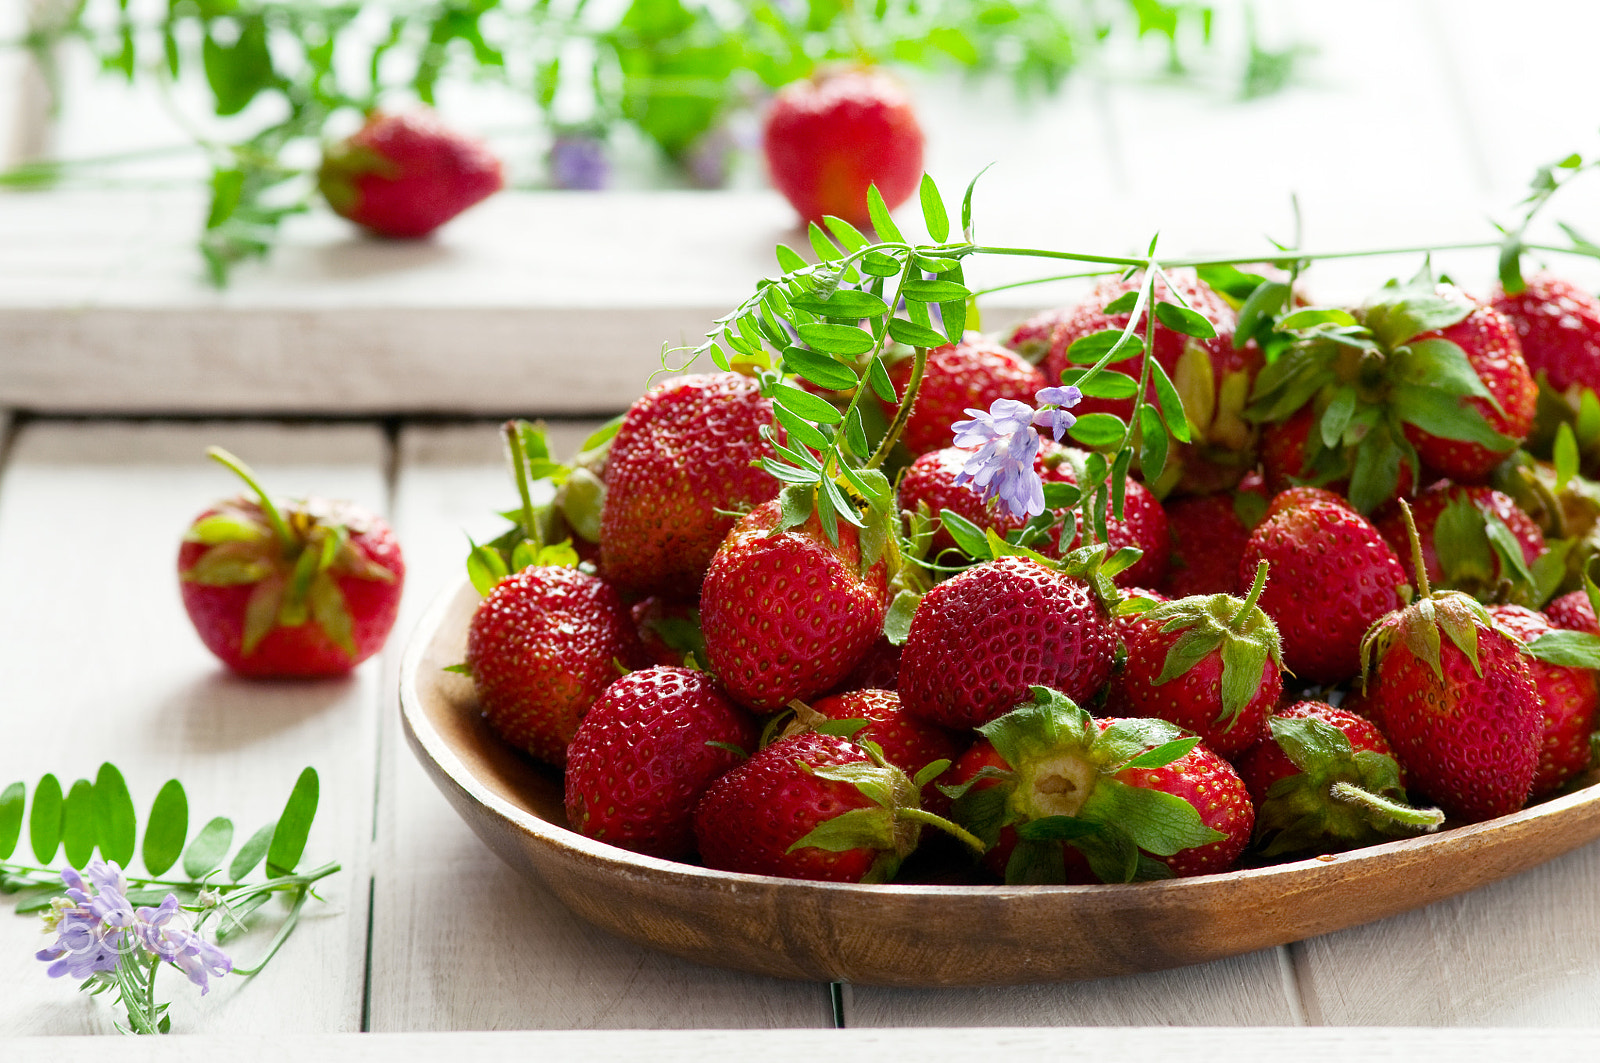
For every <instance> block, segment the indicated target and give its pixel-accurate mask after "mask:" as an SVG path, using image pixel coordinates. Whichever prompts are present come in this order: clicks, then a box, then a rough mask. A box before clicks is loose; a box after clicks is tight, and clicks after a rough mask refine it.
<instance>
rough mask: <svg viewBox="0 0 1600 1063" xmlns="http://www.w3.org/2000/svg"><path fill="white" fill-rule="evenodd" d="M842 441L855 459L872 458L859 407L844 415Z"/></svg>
mask: <svg viewBox="0 0 1600 1063" xmlns="http://www.w3.org/2000/svg"><path fill="white" fill-rule="evenodd" d="M844 441H845V445H846V446H848V447H849V449H850V452H851V453H852V454H854V455H855V456H856V457H858V458H862V459H865V458H868V457H871V456H872V446H871V445H870V444H869V443H868V442H867V430H866V428H865V427H863V426H862V424H861V407H859V406H857V407H855V408H853V409H851V410H850V411H849V412H848V413H847V414H845V418H844ZM847 475H848V474H847Z"/></svg>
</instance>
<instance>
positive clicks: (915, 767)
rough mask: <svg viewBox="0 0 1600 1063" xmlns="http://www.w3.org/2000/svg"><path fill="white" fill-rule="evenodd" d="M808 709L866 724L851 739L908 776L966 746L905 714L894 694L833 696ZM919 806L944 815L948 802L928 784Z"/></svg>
mask: <svg viewBox="0 0 1600 1063" xmlns="http://www.w3.org/2000/svg"><path fill="white" fill-rule="evenodd" d="M811 707H812V709H814V710H815V711H817V712H818V713H820V714H822V715H823V716H826V717H827V718H828V719H830V720H866V721H867V726H865V727H863V728H862V729H861V730H859V731H857V732H856V733H855V734H854V735H852V736H851V738H852V739H853V740H854V741H857V742H860V741H862V740H869V741H872V742H876V743H877V744H878V747H879V748H880V749H882V750H883V759H885V760H887V761H888V762H889V763H890V764H893V765H894V766H895V767H897V768H899V769H900V770H901V771H903V772H905V773H906V774H907V775H915V774H917V773H918V772H920V771H921V770H922V769H923V768H926V767H927V766H928V765H929V764H932V763H934V762H935V761H939V760H949V761H953V760H955V759H956V758H957V757H959V756H960V755H961V753H962V751H963V750H964V749H965V747H966V745H967V744H968V743H966V742H964V741H957V739H956V736H955V735H953V734H951V733H950V732H949V731H946V730H945V729H944V728H942V727H939V726H937V725H935V724H931V723H928V722H927V721H926V720H919V719H918V718H917V717H915V716H912V715H911V714H910V713H908V712H906V711H905V709H904V708H903V707H902V706H901V704H900V695H899V694H897V693H895V692H894V691H893V690H877V689H869V690H855V691H851V692H849V693H847V694H835V695H833V696H831V697H826V698H819V699H817V700H816V701H814V702H812V703H811ZM922 806H923V807H924V808H927V809H928V810H929V811H932V812H937V813H939V814H940V815H943V814H945V812H946V811H948V809H949V806H950V802H949V799H948V798H946V797H945V796H944V795H943V794H942V793H939V792H938V791H937V790H934V789H933V788H932V786H931V784H930V785H929V786H928V787H924V788H923V793H922Z"/></svg>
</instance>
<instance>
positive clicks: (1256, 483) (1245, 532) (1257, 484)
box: [1162, 473, 1267, 598]
mask: <svg viewBox="0 0 1600 1063" xmlns="http://www.w3.org/2000/svg"><path fill="white" fill-rule="evenodd" d="M1162 505H1163V507H1164V508H1165V509H1166V511H1167V535H1168V538H1169V539H1170V540H1171V550H1170V552H1169V553H1168V568H1167V578H1166V582H1165V583H1164V584H1163V585H1162V587H1163V589H1164V590H1165V591H1166V592H1167V594H1168V595H1169V596H1171V597H1174V598H1187V597H1189V596H1190V595H1191V594H1242V593H1243V592H1244V591H1245V589H1246V587H1245V586H1242V585H1240V583H1239V558H1241V557H1242V556H1244V544H1245V543H1247V542H1249V541H1250V533H1251V532H1252V531H1253V530H1255V527H1256V525H1257V524H1260V523H1261V521H1262V519H1263V512H1264V511H1265V509H1266V506H1267V500H1266V491H1265V490H1264V489H1263V488H1262V486H1261V478H1260V477H1259V476H1257V475H1256V474H1254V473H1251V474H1250V475H1249V476H1247V477H1245V479H1244V480H1241V481H1240V483H1239V488H1238V489H1237V490H1234V491H1221V492H1218V493H1217V494H1211V495H1194V496H1190V497H1187V498H1170V499H1168V500H1167V501H1165V502H1164V503H1162Z"/></svg>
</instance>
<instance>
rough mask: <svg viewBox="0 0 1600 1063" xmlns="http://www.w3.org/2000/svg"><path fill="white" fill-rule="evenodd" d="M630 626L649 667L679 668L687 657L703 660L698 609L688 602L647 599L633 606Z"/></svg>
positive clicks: (704, 641)
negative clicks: (658, 665) (634, 629)
mask: <svg viewBox="0 0 1600 1063" xmlns="http://www.w3.org/2000/svg"><path fill="white" fill-rule="evenodd" d="M631 612H632V614H633V626H634V627H635V628H637V629H638V631H639V643H640V645H642V646H643V647H644V654H645V658H646V659H647V660H649V661H650V662H651V663H652V664H665V665H679V664H683V663H684V658H685V657H686V656H688V655H689V654H693V655H694V659H695V660H696V661H697V662H701V663H704V661H705V659H706V640H705V636H704V635H702V634H701V633H700V610H699V609H697V608H695V607H694V606H693V605H690V604H689V603H688V602H675V601H672V600H670V599H667V598H658V597H655V596H651V597H649V598H644V599H642V600H640V601H637V602H635V603H634V604H633V608H632V610H631Z"/></svg>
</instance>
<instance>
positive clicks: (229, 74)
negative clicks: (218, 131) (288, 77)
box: [200, 15, 277, 117]
mask: <svg viewBox="0 0 1600 1063" xmlns="http://www.w3.org/2000/svg"><path fill="white" fill-rule="evenodd" d="M238 21H239V35H238V37H237V38H236V39H235V41H234V43H233V44H231V45H223V44H219V43H218V42H217V40H216V38H215V37H213V36H212V35H211V33H210V32H209V29H208V31H207V33H206V36H205V39H204V40H203V41H202V42H201V47H200V58H201V63H202V65H203V66H204V67H205V73H206V81H207V82H208V83H209V84H210V86H211V94H212V96H213V98H214V101H215V103H214V109H215V110H216V113H217V114H218V116H220V117H226V116H228V115H234V114H238V113H239V112H240V111H242V110H244V109H245V108H246V107H247V106H249V104H250V101H251V100H254V99H255V98H256V95H257V94H258V93H259V92H261V91H262V90H263V89H266V88H269V87H270V86H272V85H273V84H274V83H275V82H276V80H277V75H276V74H275V73H274V72H273V69H272V52H271V50H270V49H269V48H268V47H267V24H266V20H265V19H264V18H263V17H262V16H261V15H255V16H252V17H249V18H243V19H240V20H238Z"/></svg>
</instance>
